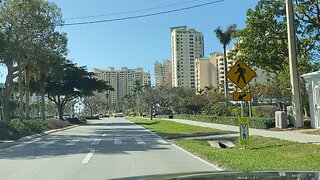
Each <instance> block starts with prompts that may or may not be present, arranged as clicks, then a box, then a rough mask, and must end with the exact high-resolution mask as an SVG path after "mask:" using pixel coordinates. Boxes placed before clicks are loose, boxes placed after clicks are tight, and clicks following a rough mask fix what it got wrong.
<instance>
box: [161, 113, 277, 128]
mask: <svg viewBox="0 0 320 180" xmlns="http://www.w3.org/2000/svg"><path fill="white" fill-rule="evenodd" d="M161 117H162V116H161ZM174 118H175V119H187V120H192V121H201V122H209V123H217V124H226V125H233V126H238V117H225V116H205V115H189V114H175V115H174ZM250 127H251V128H257V129H268V128H272V127H275V119H274V118H273V117H252V118H251V122H250Z"/></svg>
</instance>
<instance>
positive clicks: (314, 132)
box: [303, 130, 320, 135]
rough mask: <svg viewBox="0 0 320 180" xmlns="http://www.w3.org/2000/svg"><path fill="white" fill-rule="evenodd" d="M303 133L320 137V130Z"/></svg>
mask: <svg viewBox="0 0 320 180" xmlns="http://www.w3.org/2000/svg"><path fill="white" fill-rule="evenodd" d="M303 133H305V134H314V135H320V130H312V131H305V132H303Z"/></svg>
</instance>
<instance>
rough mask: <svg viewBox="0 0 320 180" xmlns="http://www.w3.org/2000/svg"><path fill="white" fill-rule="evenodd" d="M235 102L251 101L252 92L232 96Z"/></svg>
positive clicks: (237, 93)
mask: <svg viewBox="0 0 320 180" xmlns="http://www.w3.org/2000/svg"><path fill="white" fill-rule="evenodd" d="M232 99H233V101H251V99H252V97H251V93H250V92H234V93H233V96H232Z"/></svg>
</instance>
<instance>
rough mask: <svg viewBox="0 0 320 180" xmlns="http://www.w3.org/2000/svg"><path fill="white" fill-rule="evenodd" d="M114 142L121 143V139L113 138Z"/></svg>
mask: <svg viewBox="0 0 320 180" xmlns="http://www.w3.org/2000/svg"><path fill="white" fill-rule="evenodd" d="M114 144H122V140H121V139H120V138H115V139H114Z"/></svg>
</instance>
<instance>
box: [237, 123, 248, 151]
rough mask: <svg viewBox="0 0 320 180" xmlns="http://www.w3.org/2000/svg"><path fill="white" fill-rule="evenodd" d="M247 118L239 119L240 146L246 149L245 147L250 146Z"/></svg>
mask: <svg viewBox="0 0 320 180" xmlns="http://www.w3.org/2000/svg"><path fill="white" fill-rule="evenodd" d="M249 121H250V120H249V118H247V117H241V118H239V126H240V144H241V145H242V146H243V147H244V149H246V146H247V145H249V144H250V138H249Z"/></svg>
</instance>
